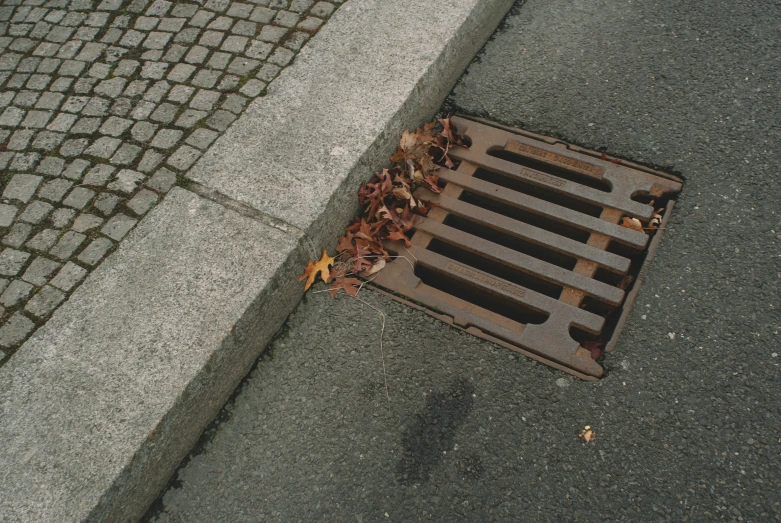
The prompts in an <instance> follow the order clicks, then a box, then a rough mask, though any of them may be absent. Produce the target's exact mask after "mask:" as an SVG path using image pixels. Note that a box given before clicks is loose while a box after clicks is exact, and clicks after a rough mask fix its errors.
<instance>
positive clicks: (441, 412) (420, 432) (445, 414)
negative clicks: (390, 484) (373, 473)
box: [397, 378, 475, 484]
mask: <svg viewBox="0 0 781 523" xmlns="http://www.w3.org/2000/svg"><path fill="white" fill-rule="evenodd" d="M474 392H475V388H474V386H473V385H472V384H471V383H470V382H469V381H468V380H466V379H464V378H456V379H455V380H453V381H452V382H451V383H450V385H449V386H448V388H447V390H446V391H444V392H439V391H437V392H431V393H430V394H429V395H428V397H427V398H426V407H425V409H424V411H423V412H422V413H421V414H417V415H416V416H415V421H414V422H413V423H412V425H410V427H409V428H408V429H407V432H406V433H405V435H404V437H403V439H402V444H403V447H404V455H403V456H402V458H401V460H400V461H399V463H398V466H397V474H398V478H399V482H400V483H402V484H404V483H413V482H423V481H426V480H427V479H428V477H429V474H431V472H432V471H433V470H434V469H435V468H436V467H437V465H439V463H440V462H441V461H442V458H443V457H444V456H445V454H444V452H447V451H448V450H452V449H453V439H454V437H455V435H456V431H457V430H458V428H459V427H460V426H461V425H463V423H464V421H466V419H467V416H468V415H469V413H470V412H471V411H472V405H473V400H472V395H473V394H474Z"/></svg>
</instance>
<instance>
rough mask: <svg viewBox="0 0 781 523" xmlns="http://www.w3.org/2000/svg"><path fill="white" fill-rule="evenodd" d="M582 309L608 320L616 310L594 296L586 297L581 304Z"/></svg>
mask: <svg viewBox="0 0 781 523" xmlns="http://www.w3.org/2000/svg"><path fill="white" fill-rule="evenodd" d="M580 308H581V309H583V310H585V311H588V312H590V313H592V314H596V315H597V316H602V317H603V318H607V317H608V316H610V315H611V314H613V312H614V311H615V310H616V307H614V306H612V305H608V304H607V303H604V302H601V301H599V300H597V299H596V298H594V297H592V296H586V297H584V298H583V301H581V302H580ZM602 330H603V332H604V331H605V329H602Z"/></svg>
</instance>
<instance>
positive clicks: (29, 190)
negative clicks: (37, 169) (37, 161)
mask: <svg viewBox="0 0 781 523" xmlns="http://www.w3.org/2000/svg"><path fill="white" fill-rule="evenodd" d="M42 180H43V177H41V176H34V175H32V174H15V175H14V177H13V178H11V181H9V182H8V185H6V186H5V190H4V191H3V198H7V199H9V200H20V201H22V202H25V203H27V202H28V201H30V198H32V197H33V194H35V191H36V190H37V189H38V186H39V185H40V184H41V181H42Z"/></svg>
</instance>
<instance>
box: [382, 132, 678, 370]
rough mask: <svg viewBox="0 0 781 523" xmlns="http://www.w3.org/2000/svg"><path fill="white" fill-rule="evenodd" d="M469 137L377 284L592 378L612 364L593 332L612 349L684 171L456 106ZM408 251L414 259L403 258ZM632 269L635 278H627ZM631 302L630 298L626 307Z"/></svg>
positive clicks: (446, 317) (460, 323)
mask: <svg viewBox="0 0 781 523" xmlns="http://www.w3.org/2000/svg"><path fill="white" fill-rule="evenodd" d="M452 121H453V123H455V124H456V126H457V127H458V131H459V132H460V133H462V134H464V135H465V136H466V137H467V138H468V139H469V140H470V141H471V146H470V147H469V148H468V149H467V148H460V147H459V148H456V149H452V150H451V151H450V156H451V158H452V159H454V160H455V161H456V162H457V167H455V168H454V169H448V168H445V167H441V168H440V169H439V173H438V174H439V178H440V182H441V183H442V184H443V185H444V189H443V191H442V193H441V194H435V193H433V192H431V191H427V190H425V189H421V190H419V191H418V193H417V196H418V197H420V198H422V199H424V200H427V201H430V202H433V203H435V204H437V205H436V206H435V207H434V208H433V209H432V210H431V212H430V213H429V215H428V217H426V218H418V220H417V221H416V222H415V224H416V227H415V233H414V236H413V237H412V240H411V241H412V246H411V247H409V248H408V249H405V248H404V247H403V245H401V244H399V243H393V244H389V247H390V248H391V249H392V250H393V251H395V252H397V253H398V254H399V255H402V256H404V258H397V259H395V260H394V261H393V262H392V263H390V264H388V266H386V268H385V269H384V270H382V271H381V272H380V273H379V274H378V275H377V277H376V278H375V279H374V281H373V283H374V284H375V285H378V286H380V287H381V288H385V289H387V290H389V291H392V292H393V293H395V294H396V295H397V296H398V295H401V296H403V297H406V298H407V299H408V300H409V301H408V303H409V302H416V303H417V304H418V305H419V306H422V307H424V308H425V309H426V310H427V312H429V313H430V314H432V315H434V316H436V317H438V318H440V319H443V320H444V321H447V322H449V323H451V324H453V325H455V326H457V327H460V328H462V329H465V330H467V331H468V332H471V333H473V334H476V335H478V336H480V337H483V338H486V339H490V340H492V341H494V342H497V343H499V344H502V345H504V346H507V347H509V348H512V349H514V350H516V351H519V352H521V353H523V354H525V355H527V356H529V357H531V358H534V359H536V360H538V361H542V362H544V363H546V364H548V365H551V366H553V367H557V368H559V369H562V370H565V371H567V372H570V373H571V374H575V375H577V376H579V377H581V378H584V379H595V378H597V377H599V376H601V375H602V374H603V368H602V366H601V365H600V364H599V363H598V362H597V361H596V360H595V359H594V357H592V356H593V354H594V352H595V351H591V350H587V349H586V348H584V345H585V346H586V347H590V346H591V345H594V343H592V344H591V345H589V343H588V342H589V341H591V342H596V340H599V341H602V342H604V343H605V348H606V350H611V349H612V347H613V345H614V344H615V338H616V336H617V334H618V332H619V331H620V328H621V326H622V325H623V323H624V321H625V320H626V314H627V312H628V306H629V303H630V302H631V300H632V299H633V298H634V293H636V292H637V287H638V285H639V283H640V280H641V276H642V274H644V272H645V271H642V270H641V269H643V263H644V262H647V261H648V260H649V259H650V256H651V255H652V254H653V251H654V249H655V247H656V245H657V244H658V241H659V239H660V238H661V230H648V231H638V230H634V229H630V228H627V227H622V226H621V225H619V223H620V221H621V219H622V218H623V217H630V218H637V219H639V220H640V221H641V222H642V224H643V225H644V226H648V225H649V221H650V220H651V218H652V216H653V214H654V210H655V209H658V208H660V207H664V208H665V212H664V214H663V222H662V227H664V224H665V223H666V221H667V218H668V216H669V213H670V211H671V208H672V205H673V204H674V201H673V200H672V198H673V197H674V196H675V195H676V194H677V193H678V192H679V191H680V190H681V182H680V180H678V179H677V178H675V177H673V176H671V175H668V174H665V173H661V172H658V171H652V170H650V169H647V168H645V167H642V166H639V165H635V164H629V163H628V162H624V161H621V162H618V161H617V160H611V159H609V158H606V157H604V155H602V156H600V155H598V154H597V153H593V152H591V151H586V150H584V149H580V148H577V147H575V146H571V145H568V144H565V143H563V142H561V141H559V140H555V139H551V138H544V137H541V136H538V135H535V134H532V133H527V132H524V131H520V130H514V132H510V131H508V130H505V129H503V128H499V127H496V126H493V125H487V124H486V123H479V122H475V121H472V120H467V119H465V118H461V117H454V118H453V119H452ZM405 258H406V259H405ZM627 276H632V278H631V279H632V280H634V285H633V286H632V287H631V288H630V289H625V286H626V285H625V284H626V282H627V281H629V280H630V279H629V278H627ZM622 305H623V307H622Z"/></svg>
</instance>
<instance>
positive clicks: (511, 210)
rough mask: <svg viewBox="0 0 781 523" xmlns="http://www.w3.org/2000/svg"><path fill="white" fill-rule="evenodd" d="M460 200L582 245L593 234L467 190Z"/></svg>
mask: <svg viewBox="0 0 781 523" xmlns="http://www.w3.org/2000/svg"><path fill="white" fill-rule="evenodd" d="M459 200H461V201H463V202H466V203H471V204H472V205H476V206H478V207H482V208H483V209H487V210H489V211H493V212H495V213H499V214H501V215H504V216H507V217H508V218H512V219H514V220H518V221H522V222H526V223H528V224H530V225H534V226H536V227H539V228H540V229H545V230H546V231H550V232H552V233H555V234H558V235H560V236H566V237H567V238H570V239H572V240H575V241H577V242H580V243H586V242H587V241H588V238H589V236H591V233H589V232H588V231H584V230H581V229H576V228H575V227H572V226H569V225H566V224H565V223H563V222H558V221H556V220H552V219H550V218H546V217H544V216H540V215H538V214H534V213H532V212H529V211H524V210H523V209H518V208H517V207H512V206H510V205H506V204H504V203H500V202H497V201H495V200H492V199H490V198H486V197H484V196H480V195H477V194H475V193H472V192H469V191H466V190H465V191H464V192H462V193H461V196H460V197H459Z"/></svg>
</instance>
